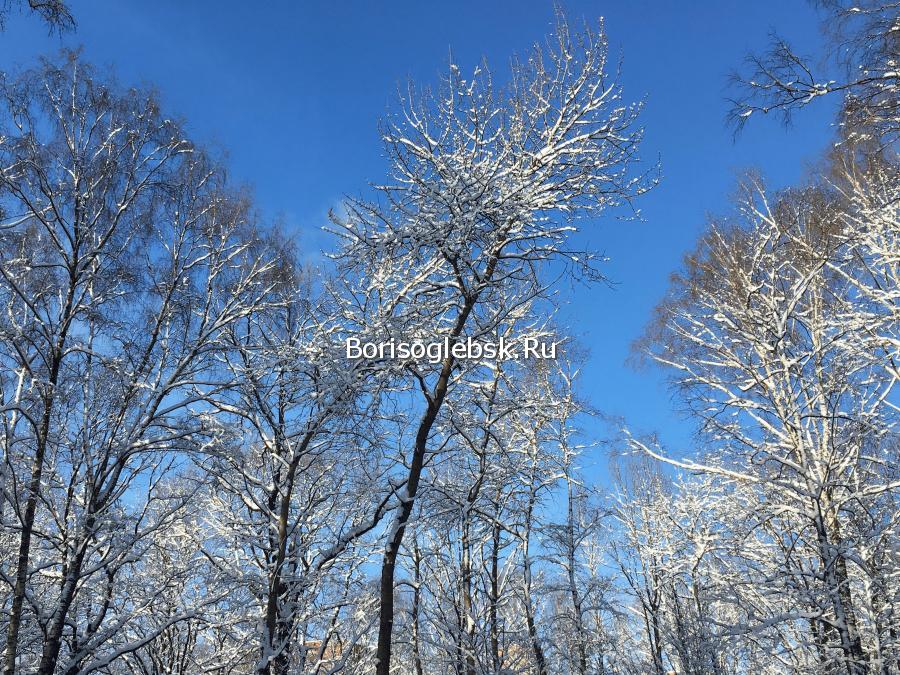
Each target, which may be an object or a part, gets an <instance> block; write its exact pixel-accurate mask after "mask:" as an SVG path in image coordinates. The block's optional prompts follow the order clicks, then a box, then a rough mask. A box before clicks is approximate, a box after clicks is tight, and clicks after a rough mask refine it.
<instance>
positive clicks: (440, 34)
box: [0, 0, 834, 477]
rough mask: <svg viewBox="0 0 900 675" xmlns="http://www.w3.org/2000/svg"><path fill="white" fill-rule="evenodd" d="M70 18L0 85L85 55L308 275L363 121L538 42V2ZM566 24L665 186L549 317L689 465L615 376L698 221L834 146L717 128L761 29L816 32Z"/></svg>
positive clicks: (679, 427)
mask: <svg viewBox="0 0 900 675" xmlns="http://www.w3.org/2000/svg"><path fill="white" fill-rule="evenodd" d="M71 4H72V6H73V11H74V14H75V17H76V20H77V21H78V30H77V32H76V33H74V34H68V35H65V36H63V37H62V38H60V37H58V36H48V35H47V31H46V28H45V27H44V26H43V25H42V24H41V23H40V22H39V21H38V20H37V19H36V18H33V17H30V16H24V15H22V16H18V15H14V16H12V17H10V19H9V21H8V22H7V26H6V31H5V32H4V33H2V34H0V69H3V70H8V69H10V68H14V67H16V66H19V65H22V66H27V65H29V64H31V63H33V61H34V59H35V58H36V56H38V55H40V54H46V53H53V52H55V51H57V50H58V49H59V48H60V47H62V46H69V47H74V46H79V45H81V46H83V48H84V56H85V57H86V58H87V59H89V60H91V61H93V62H95V63H97V64H100V65H108V66H112V67H113V68H114V70H115V72H116V74H117V75H118V78H119V79H120V81H121V82H122V83H124V84H129V85H130V84H148V85H152V86H153V87H155V88H156V89H157V90H158V91H159V92H160V95H161V98H162V101H163V103H164V107H165V109H166V111H167V114H169V115H171V116H176V117H181V118H183V119H184V120H185V121H186V124H187V127H188V129H189V130H190V132H191V134H192V136H193V137H194V138H195V139H197V140H199V141H202V142H205V143H208V144H212V145H213V146H214V147H217V148H218V149H220V150H222V151H227V153H228V165H229V167H230V171H231V174H232V176H233V178H235V179H236V180H238V181H240V182H246V183H249V184H251V185H252V186H253V188H254V191H255V193H256V195H257V197H258V201H259V203H260V205H261V207H262V209H263V210H264V212H265V213H267V214H269V215H272V216H275V215H279V216H281V217H282V218H283V220H284V222H285V223H286V226H287V228H288V229H289V230H290V231H293V232H296V233H297V235H298V238H299V241H300V245H301V247H305V248H306V249H308V250H309V251H310V258H311V259H315V258H316V255H315V253H316V252H317V251H318V250H320V249H321V248H322V247H326V246H328V245H329V240H328V238H327V237H326V236H325V235H324V234H322V233H321V230H320V228H321V226H322V225H323V224H324V223H325V219H326V213H327V211H328V209H329V208H330V207H332V206H335V205H336V204H338V203H339V201H340V199H341V197H342V196H343V195H345V194H357V193H359V192H360V191H361V190H364V189H365V187H366V185H367V183H368V182H369V181H377V180H379V179H380V178H381V177H382V176H383V175H384V171H385V166H386V165H385V161H384V158H383V153H382V148H381V144H380V141H379V138H378V133H377V122H378V120H379V118H381V117H383V116H384V115H385V113H386V112H388V111H389V110H390V109H391V106H392V104H393V101H394V99H395V93H396V91H397V86H398V84H401V83H404V82H405V81H406V79H407V78H408V77H411V78H413V79H414V80H415V81H417V82H418V83H420V84H432V83H436V81H437V78H438V76H439V74H440V73H441V72H443V71H444V70H445V69H446V66H447V63H448V59H449V58H450V54H451V53H452V55H453V59H454V60H455V61H456V62H458V63H459V64H460V66H461V67H462V68H463V70H464V71H466V70H468V71H471V69H472V67H474V66H475V65H476V64H477V63H478V62H479V61H480V60H481V58H482V57H486V58H487V60H488V63H489V65H490V67H491V69H492V71H493V73H494V77H495V80H499V81H502V80H503V79H504V78H505V76H506V72H507V64H508V62H509V57H510V56H511V55H512V54H513V53H519V54H524V53H525V52H527V50H528V49H529V47H530V45H532V44H533V43H534V42H535V41H537V40H540V39H542V37H543V36H544V35H546V34H547V33H548V32H549V31H550V29H551V27H552V23H553V4H552V2H551V1H550V0H546V1H544V0H542V1H540V2H538V1H526V0H519V1H518V2H514V1H497V2H491V1H488V0H479V1H472V0H464V1H455V2H449V1H447V2H425V1H420V2H413V1H411V0H398V1H395V2H390V3H388V2H362V1H354V2H333V1H331V2H326V1H325V0H321V1H317V2H287V1H281V2H267V3H251V2H246V1H240V2H239V1H237V0H225V1H223V0H218V1H211V0H203V1H196V0H195V1H193V2H179V1H177V0H155V1H154V2H138V0H75V1H73V2H72V3H71ZM564 9H565V10H566V12H567V14H568V15H569V17H570V19H571V20H580V19H581V18H586V19H588V20H590V21H595V20H596V19H597V18H598V17H599V16H603V17H605V19H606V29H607V33H608V35H609V40H610V45H611V48H612V50H613V53H614V55H616V56H617V57H618V56H621V57H622V59H623V78H622V82H623V84H624V87H625V95H626V97H629V98H632V99H638V98H645V99H646V108H645V111H644V115H643V123H644V126H645V128H646V138H645V142H644V146H643V151H642V154H643V156H644V158H645V159H646V160H647V161H648V162H650V163H652V162H654V161H656V159H657V158H658V159H659V160H660V161H661V164H662V174H663V177H662V182H661V184H660V185H659V187H658V188H656V189H655V190H654V191H653V192H652V193H651V194H649V195H647V196H646V197H645V198H644V199H643V202H642V203H641V204H640V208H641V211H642V216H643V220H642V221H639V222H637V221H622V220H618V219H616V218H614V217H612V216H610V217H608V218H600V219H598V220H597V221H596V222H592V223H590V224H589V225H590V228H589V231H590V234H589V237H590V240H591V241H592V242H593V244H594V245H595V246H596V247H597V248H599V249H601V250H602V251H603V252H605V253H606V254H607V255H608V256H609V257H610V258H611V260H610V263H609V265H608V268H607V272H608V275H609V276H610V277H611V278H612V279H613V280H614V281H615V282H616V287H615V289H614V290H610V289H608V288H606V287H595V288H590V289H589V288H584V287H575V288H572V289H570V288H569V287H566V288H565V289H564V290H565V293H566V294H567V295H568V296H569V300H570V304H569V306H568V307H567V308H565V309H564V310H563V316H564V317H565V320H566V322H567V323H568V325H569V327H570V328H571V329H572V330H573V331H574V333H575V334H576V335H577V336H578V337H579V339H580V340H581V342H582V343H583V344H584V345H585V346H586V347H587V348H588V349H589V350H590V355H591V356H590V360H589V362H588V364H587V366H586V367H585V370H584V381H583V389H584V393H585V395H586V397H587V398H588V399H589V400H590V401H591V402H592V403H593V405H594V406H596V407H597V408H599V409H601V410H603V411H604V412H606V413H608V414H610V415H614V416H622V417H624V418H626V419H627V420H628V422H629V424H630V425H632V426H633V427H634V428H635V429H636V430H637V431H640V432H647V431H658V432H659V434H660V437H661V439H662V440H663V441H664V442H666V443H668V444H670V445H671V446H672V447H673V449H677V450H686V449H688V448H689V446H690V443H691V434H690V432H691V425H690V424H689V423H688V422H687V421H686V420H684V419H682V418H681V417H680V416H679V414H678V413H677V412H676V410H675V405H674V402H673V401H672V400H671V396H670V394H669V392H668V390H667V388H666V386H665V384H664V380H663V377H662V373H660V372H659V371H657V370H654V369H648V370H641V371H635V370H633V369H632V368H630V367H629V366H627V365H626V364H625V359H626V358H627V356H628V354H629V349H630V344H631V342H632V341H633V340H634V339H635V338H637V337H638V336H639V335H640V333H641V330H642V328H643V326H644V325H645V323H646V322H647V321H648V319H649V317H650V313H651V311H652V308H653V306H654V305H655V303H656V302H657V301H658V300H659V299H660V298H661V297H662V295H663V294H664V292H665V289H666V286H667V282H668V277H669V275H670V273H671V272H672V271H673V270H674V269H676V268H677V266H678V265H679V263H680V260H681V258H682V256H683V255H684V253H686V252H687V251H688V250H690V248H691V247H692V245H693V243H694V241H695V239H696V237H697V235H698V234H699V233H700V231H701V230H702V228H703V226H704V223H705V222H706V219H707V215H708V214H710V213H723V212H727V211H728V208H729V207H728V197H729V195H730V194H731V193H732V191H733V188H734V185H735V181H736V179H737V177H738V176H739V175H740V173H741V172H742V171H743V170H745V169H747V168H755V169H758V170H760V171H761V172H762V173H763V175H764V176H765V177H766V178H767V179H768V182H769V184H770V185H773V186H776V187H777V186H784V185H788V184H790V183H794V182H797V181H799V180H802V178H803V176H804V174H805V173H806V171H807V170H808V168H809V166H810V165H811V164H812V163H814V162H815V161H817V160H818V159H819V158H820V156H821V154H822V152H823V151H824V150H825V149H826V147H827V145H828V144H829V142H830V141H831V139H832V137H833V129H832V126H831V120H832V117H833V113H834V109H833V107H832V106H833V102H830V101H823V102H820V103H817V104H816V105H814V106H812V107H810V109H809V110H807V111H805V113H804V114H802V115H801V116H800V117H799V118H798V120H797V123H796V124H795V125H794V126H792V127H789V128H784V127H783V126H782V125H781V124H780V122H779V121H778V120H776V119H774V118H773V119H758V120H754V122H755V123H753V124H751V125H750V126H749V127H748V128H747V130H746V131H745V132H744V133H743V134H742V135H741V136H740V137H739V138H738V139H737V140H736V141H735V140H733V139H732V135H731V130H730V129H728V128H726V126H725V123H724V118H725V112H726V109H727V104H726V102H725V101H724V98H725V96H726V93H727V89H726V84H727V75H728V73H729V72H731V71H732V70H734V69H735V68H737V67H739V66H740V65H741V62H742V59H743V58H744V56H745V55H746V54H747V52H748V51H751V50H759V49H762V48H764V46H765V44H766V41H767V37H768V35H769V33H770V32H772V31H773V30H777V31H778V32H779V33H780V34H782V35H783V36H785V37H787V38H789V39H790V40H791V41H792V42H793V43H794V44H795V46H796V47H797V48H798V50H799V51H800V52H801V53H803V54H807V55H812V56H815V55H816V54H818V53H820V51H821V44H822V43H821V36H820V32H819V17H818V15H817V14H816V13H815V11H814V10H813V8H812V6H811V4H809V3H807V2H803V1H802V0H783V1H781V2H772V1H765V2H764V1H759V2H746V1H737V0H727V1H726V0H720V1H716V0H704V1H702V2H701V1H699V0H698V1H687V0H685V1H683V2H674V1H666V0H631V1H628V0H618V1H615V2H613V1H608V2H588V1H585V0H578V1H575V0H569V1H568V2H565V3H564ZM596 431H597V433H600V429H599V427H598V428H597V429H596ZM598 470H599V469H598ZM598 477H599V476H598Z"/></svg>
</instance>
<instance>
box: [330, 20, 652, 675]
mask: <svg viewBox="0 0 900 675" xmlns="http://www.w3.org/2000/svg"><path fill="white" fill-rule="evenodd" d="M639 109H640V106H639V105H629V104H627V103H625V102H623V100H622V95H621V91H620V87H619V85H618V84H617V82H616V80H615V78H614V77H611V76H610V75H609V73H608V72H607V41H606V37H605V35H604V33H603V31H602V27H601V30H600V31H599V32H593V31H591V30H588V29H585V30H584V31H583V32H582V33H580V34H577V35H573V34H571V33H570V31H569V28H568V26H567V25H566V23H565V21H564V20H563V19H562V18H561V17H560V19H559V21H558V24H557V32H556V35H555V36H554V38H553V39H552V40H551V41H550V42H549V45H548V46H547V47H538V48H536V49H535V51H534V53H533V54H532V56H531V57H530V58H529V59H528V60H527V61H525V62H515V63H514V65H513V72H512V76H511V79H510V82H509V84H508V85H507V86H505V87H495V86H493V84H492V80H491V77H490V75H489V74H488V73H487V71H486V70H484V69H481V68H479V69H477V70H476V72H475V73H474V74H473V76H472V77H471V78H470V79H466V78H465V77H464V76H463V75H462V73H461V72H460V71H459V69H458V68H457V67H456V66H451V72H450V74H449V76H448V77H447V79H446V81H445V83H444V86H443V89H442V91H441V92H440V93H439V94H437V95H436V96H434V97H432V96H429V95H428V94H422V95H418V94H414V93H412V92H411V93H410V96H409V97H408V99H406V100H405V101H404V112H403V114H402V115H400V117H399V119H395V120H393V121H391V122H389V123H388V125H387V126H386V128H385V134H384V136H385V143H386V147H387V150H388V153H389V156H390V158H391V160H392V165H391V176H390V177H391V181H390V183H389V184H388V185H386V186H384V187H382V188H380V193H381V199H380V200H376V201H364V200H356V201H351V202H350V203H348V204H347V207H346V209H347V214H346V216H344V217H337V218H335V222H336V223H337V224H338V225H339V226H340V228H339V231H340V234H341V235H342V236H343V238H344V242H345V243H344V245H343V246H342V248H341V250H340V252H339V253H338V256H337V258H338V263H339V267H340V269H341V272H342V274H343V275H344V277H345V278H346V279H347V280H348V281H347V282H346V292H345V297H346V300H345V302H346V307H347V310H346V313H347V315H348V317H349V318H350V320H351V321H353V322H355V323H356V325H357V326H358V332H359V333H360V334H361V335H363V336H365V337H366V338H367V339H369V340H373V341H381V340H387V339H389V338H391V337H395V338H397V339H400V337H401V336H402V337H403V338H404V339H416V338H418V339H422V340H427V341H432V340H436V339H437V340H440V339H442V338H444V337H446V338H448V339H449V340H450V341H451V343H455V342H457V341H459V340H465V339H466V338H467V337H472V338H475V339H479V338H483V337H485V336H492V335H496V334H497V327H498V326H499V325H500V324H501V323H502V322H504V321H506V320H507V319H508V318H509V317H510V316H515V315H516V314H521V313H523V312H524V311H526V310H527V305H528V304H529V303H531V302H533V301H535V300H536V299H538V298H540V297H541V296H543V295H545V293H546V291H547V289H548V288H549V286H550V284H551V283H552V281H551V277H550V276H548V274H547V269H546V268H547V266H548V265H549V264H551V263H553V264H558V265H563V266H565V268H566V269H568V270H569V271H570V272H572V273H575V274H582V275H584V276H587V277H589V278H596V277H597V276H598V274H599V273H598V270H597V268H596V266H595V263H596V262H597V258H596V257H595V256H594V255H592V254H591V253H589V252H579V251H577V250H575V249H576V247H577V243H576V242H577V241H578V239H577V236H576V229H575V224H574V223H575V222H576V221H575V220H574V219H575V218H576V217H577V216H584V215H589V214H597V213H600V212H602V211H604V210H606V209H608V208H610V207H614V206H617V205H620V204H622V203H626V202H630V200H631V199H633V198H634V197H636V196H638V195H639V194H641V193H642V192H643V191H644V190H645V189H646V188H647V186H648V181H647V180H645V179H644V177H642V176H635V175H634V173H633V165H634V161H635V159H636V152H637V146H638V143H639V141H640V138H641V131H640V128H639V127H638V126H637V114H638V112H639ZM484 365H489V364H482V363H471V362H461V361H459V360H457V359H455V358H453V356H452V355H451V356H448V357H447V358H445V359H444V360H443V361H442V362H441V363H438V364H433V365H431V364H414V363H406V364H402V370H401V371H400V372H399V373H398V376H399V377H400V378H401V379H404V378H405V379H406V381H408V382H411V383H412V384H413V385H414V386H415V388H416V389H417V390H418V395H419V397H420V404H419V408H418V412H417V413H415V415H416V416H415V417H411V418H410V422H409V424H410V429H411V430H412V431H411V433H410V434H409V436H410V441H411V447H410V448H409V450H408V451H407V452H406V457H405V459H403V461H402V464H401V467H402V468H401V469H400V471H401V472H402V473H401V475H398V476H397V478H400V479H401V482H400V483H398V489H397V497H398V507H397V508H396V510H395V512H394V514H393V516H392V520H391V524H390V526H389V528H388V531H387V533H386V535H385V544H384V555H383V560H382V571H381V616H380V626H379V638H378V654H377V659H378V663H377V672H378V674H379V675H388V673H389V671H390V663H391V635H392V626H393V620H394V607H393V605H394V572H395V568H396V565H397V556H398V555H399V552H400V547H401V545H402V543H403V538H404V534H405V531H406V527H407V524H408V523H409V519H410V515H411V514H412V512H413V508H414V505H415V499H416V495H417V493H418V489H419V483H420V481H421V479H422V473H423V470H424V468H425V466H426V464H427V462H428V460H429V457H430V456H431V454H432V453H433V452H434V451H435V450H436V449H437V448H438V447H439V446H440V443H441V441H440V440H439V439H438V438H436V437H435V435H434V430H435V425H436V424H437V423H438V422H439V420H440V417H441V414H442V408H443V406H444V404H445V401H446V400H447V399H448V398H452V397H453V396H454V395H455V394H454V391H455V390H456V388H457V385H458V383H460V382H461V381H463V380H464V379H465V378H466V377H471V376H474V375H473V371H475V370H477V369H479V368H481V367H483V366H484ZM438 426H440V425H438ZM401 476H402V478H401Z"/></svg>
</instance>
